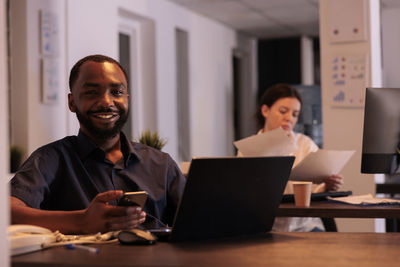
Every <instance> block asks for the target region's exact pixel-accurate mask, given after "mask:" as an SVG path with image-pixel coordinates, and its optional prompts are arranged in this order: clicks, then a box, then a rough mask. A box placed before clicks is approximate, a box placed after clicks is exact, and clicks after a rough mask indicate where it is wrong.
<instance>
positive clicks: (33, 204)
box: [10, 55, 184, 234]
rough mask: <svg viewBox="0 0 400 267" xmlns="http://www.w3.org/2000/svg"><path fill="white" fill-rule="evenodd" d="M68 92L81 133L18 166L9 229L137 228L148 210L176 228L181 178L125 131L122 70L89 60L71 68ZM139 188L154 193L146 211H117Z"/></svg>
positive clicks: (101, 59) (102, 59)
mask: <svg viewBox="0 0 400 267" xmlns="http://www.w3.org/2000/svg"><path fill="white" fill-rule="evenodd" d="M69 86H70V90H71V92H70V94H69V95H68V106H69V109H70V110H71V112H74V113H76V116H77V118H78V120H79V124H80V130H79V134H78V136H68V137H65V138H63V139H61V140H58V141H56V142H53V143H50V144H48V145H45V146H43V147H41V148H39V149H38V150H36V151H35V152H33V153H32V155H31V156H30V157H29V158H28V159H27V160H26V162H25V163H24V164H23V165H22V166H21V168H20V169H19V170H18V172H17V173H16V175H15V176H14V178H13V179H12V180H11V197H10V203H11V221H12V223H13V224H17V223H18V224H34V225H39V226H43V227H46V228H49V229H51V230H59V231H60V232H62V233H75V234H89V233H97V232H107V231H111V230H120V229H129V228H133V227H137V226H139V225H140V224H142V223H143V222H144V221H145V218H146V212H147V215H149V216H150V217H153V216H154V217H156V218H158V219H159V220H161V221H162V222H165V223H168V224H171V223H172V220H173V216H174V213H175V210H176V207H177V203H178V200H179V197H180V196H181V193H182V191H183V187H184V177H183V175H182V174H181V172H180V170H179V169H178V167H177V166H176V164H175V162H174V161H173V160H172V159H171V157H170V156H169V155H168V154H166V153H163V152H160V151H158V150H156V149H153V148H150V147H147V146H144V145H142V144H138V143H133V142H130V141H129V140H128V139H127V138H126V136H125V135H124V133H123V132H121V129H122V127H123V125H124V123H125V122H126V120H127V117H128V107H129V101H128V100H129V95H128V91H127V88H128V81H127V76H126V73H125V71H124V70H123V68H122V67H121V65H120V64H119V63H118V62H117V61H115V60H114V59H112V58H109V57H106V56H102V55H92V56H88V57H85V58H83V59H81V60H80V61H78V62H77V63H76V64H75V66H74V67H73V68H72V69H71V73H70V77H69ZM140 190H145V191H147V192H148V194H149V198H148V200H147V202H146V205H145V207H144V211H143V210H142V209H141V208H139V207H123V206H117V201H118V199H119V198H120V197H121V196H122V194H123V191H140ZM149 216H147V218H148V219H149Z"/></svg>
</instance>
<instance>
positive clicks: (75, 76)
mask: <svg viewBox="0 0 400 267" xmlns="http://www.w3.org/2000/svg"><path fill="white" fill-rule="evenodd" d="M88 61H94V62H110V63H114V64H117V65H118V67H119V68H120V69H121V70H122V72H123V73H124V75H125V79H126V82H127V85H128V84H129V81H128V75H127V74H126V71H125V69H124V68H123V67H122V66H121V64H120V63H119V62H118V61H116V60H115V59H113V58H111V57H107V56H104V55H90V56H87V57H84V58H82V59H81V60H79V61H78V62H76V63H75V65H74V66H73V67H72V69H71V72H70V74H69V90H70V91H72V87H73V86H74V84H75V82H76V80H77V79H78V76H79V71H80V68H81V66H82V65H83V64H84V63H85V62H88Z"/></svg>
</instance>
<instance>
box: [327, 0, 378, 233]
mask: <svg viewBox="0 0 400 267" xmlns="http://www.w3.org/2000/svg"><path fill="white" fill-rule="evenodd" d="M330 1H337V2H336V3H341V5H342V9H345V8H347V7H346V5H347V1H343V0H341V1H339V0H329V1H320V44H321V81H322V106H323V109H322V114H323V122H324V123H323V133H324V148H325V149H338V150H355V151H356V153H355V155H354V156H353V157H352V158H351V159H350V161H349V163H348V164H347V165H346V166H345V167H344V169H343V171H342V173H343V175H344V176H345V185H344V188H343V189H344V190H352V191H353V194H366V193H374V192H375V183H374V176H373V175H366V174H361V173H360V169H361V146H362V125H363V119H364V110H363V108H362V107H359V108H351V107H334V106H333V105H332V103H331V92H332V90H333V85H332V80H331V76H332V73H331V69H332V64H331V63H332V58H333V56H334V55H347V56H348V55H357V54H360V53H365V54H367V55H368V58H369V63H368V64H367V74H366V75H367V82H366V86H376V87H379V86H381V59H380V55H381V49H380V46H379V44H380V27H379V26H380V16H379V14H380V10H379V1H376V0H367V1H365V3H366V7H367V18H366V21H367V24H366V29H367V41H364V42H342V43H335V44H333V43H331V42H330V39H329V38H330V37H329V34H330V31H331V28H330V26H331V24H330V20H329V15H330V14H329V11H330V10H329V2H330ZM354 3H360V1H357V2H354ZM358 10H361V7H359V8H358ZM359 89H360V90H363V89H364V88H359ZM336 221H337V223H338V228H339V231H353V232H368V231H374V221H373V220H367V219H365V220H360V219H354V220H350V219H336Z"/></svg>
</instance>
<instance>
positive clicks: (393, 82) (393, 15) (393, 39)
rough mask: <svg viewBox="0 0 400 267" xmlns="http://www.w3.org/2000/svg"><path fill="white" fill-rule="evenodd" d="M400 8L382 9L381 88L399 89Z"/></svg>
mask: <svg viewBox="0 0 400 267" xmlns="http://www.w3.org/2000/svg"><path fill="white" fill-rule="evenodd" d="M399 18H400V8H390V9H385V8H383V9H382V56H383V86H384V87H400V75H399V69H400V51H399V48H400V31H399V24H400V19H399Z"/></svg>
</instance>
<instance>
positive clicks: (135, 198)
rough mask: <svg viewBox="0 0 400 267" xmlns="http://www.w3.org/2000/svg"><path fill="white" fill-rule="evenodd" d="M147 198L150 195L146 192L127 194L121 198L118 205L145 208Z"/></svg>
mask: <svg viewBox="0 0 400 267" xmlns="http://www.w3.org/2000/svg"><path fill="white" fill-rule="evenodd" d="M147 196H148V194H147V192H146V191H137V192H125V193H124V195H123V196H122V197H121V198H120V200H119V202H118V205H119V206H139V207H141V208H143V206H144V204H145V203H146V200H147Z"/></svg>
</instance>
